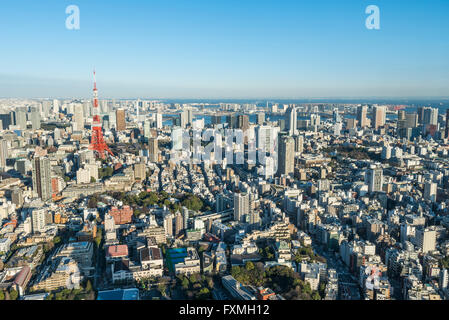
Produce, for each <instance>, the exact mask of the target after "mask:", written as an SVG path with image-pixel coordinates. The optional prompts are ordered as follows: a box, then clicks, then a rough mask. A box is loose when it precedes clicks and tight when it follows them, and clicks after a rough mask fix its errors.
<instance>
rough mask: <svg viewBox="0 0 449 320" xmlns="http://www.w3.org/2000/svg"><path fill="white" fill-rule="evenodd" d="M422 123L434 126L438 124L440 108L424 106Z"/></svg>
mask: <svg viewBox="0 0 449 320" xmlns="http://www.w3.org/2000/svg"><path fill="white" fill-rule="evenodd" d="M422 124H423V125H434V126H436V125H437V124H438V109H437V108H430V107H424V108H423V119H422Z"/></svg>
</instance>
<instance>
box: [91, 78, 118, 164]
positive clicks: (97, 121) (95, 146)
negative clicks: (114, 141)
mask: <svg viewBox="0 0 449 320" xmlns="http://www.w3.org/2000/svg"><path fill="white" fill-rule="evenodd" d="M90 149H91V150H94V151H96V152H97V153H98V156H99V157H100V158H102V159H104V158H105V157H106V155H105V151H107V152H109V154H110V155H112V156H113V155H114V154H113V153H112V151H111V150H110V149H109V147H108V145H107V144H106V142H105V141H104V138H103V131H102V128H101V118H100V112H99V110H98V90H97V80H96V79H95V70H94V102H93V121H92V138H91V140H90Z"/></svg>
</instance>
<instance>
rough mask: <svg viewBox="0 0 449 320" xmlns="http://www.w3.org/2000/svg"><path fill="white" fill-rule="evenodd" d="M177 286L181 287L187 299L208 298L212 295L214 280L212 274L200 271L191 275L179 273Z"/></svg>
mask: <svg viewBox="0 0 449 320" xmlns="http://www.w3.org/2000/svg"><path fill="white" fill-rule="evenodd" d="M176 281H177V287H179V288H181V289H182V291H183V293H184V295H185V296H186V297H187V299H196V300H206V299H210V298H211V297H212V289H213V287H214V282H213V279H212V276H209V275H201V274H199V273H194V274H191V275H190V276H185V275H181V274H180V275H177V276H176Z"/></svg>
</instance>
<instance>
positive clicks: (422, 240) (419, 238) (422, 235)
mask: <svg viewBox="0 0 449 320" xmlns="http://www.w3.org/2000/svg"><path fill="white" fill-rule="evenodd" d="M435 242H436V231H435V229H433V228H425V229H418V230H416V245H417V246H418V248H419V249H421V251H422V252H423V253H427V252H429V251H434V250H435Z"/></svg>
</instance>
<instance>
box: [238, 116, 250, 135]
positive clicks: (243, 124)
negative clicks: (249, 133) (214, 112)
mask: <svg viewBox="0 0 449 320" xmlns="http://www.w3.org/2000/svg"><path fill="white" fill-rule="evenodd" d="M237 122H238V128H239V129H241V130H243V131H246V130H248V129H249V117H248V115H246V114H239V115H238V117H237Z"/></svg>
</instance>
